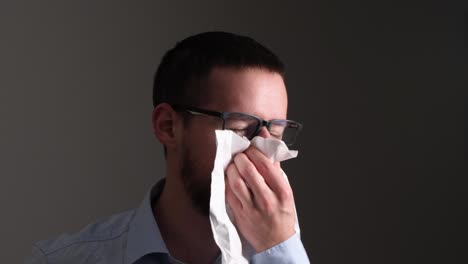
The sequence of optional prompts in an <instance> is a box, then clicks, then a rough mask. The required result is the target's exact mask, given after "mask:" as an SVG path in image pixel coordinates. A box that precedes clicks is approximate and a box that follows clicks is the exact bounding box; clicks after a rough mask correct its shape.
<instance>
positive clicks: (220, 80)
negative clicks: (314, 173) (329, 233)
mask: <svg viewBox="0 0 468 264" xmlns="http://www.w3.org/2000/svg"><path fill="white" fill-rule="evenodd" d="M153 92H154V93H153V104H154V111H153V116H152V122H153V129H154V133H155V135H156V137H157V139H158V140H159V141H160V142H161V144H163V145H164V152H165V157H166V164H167V175H166V177H165V178H163V179H162V180H161V181H159V182H158V183H157V184H156V185H155V186H154V187H153V188H152V189H151V190H150V192H149V193H148V195H147V196H146V198H145V199H144V201H143V203H142V205H141V206H140V207H139V208H138V209H136V210H132V211H129V212H124V213H121V214H118V215H114V216H111V217H110V218H108V219H104V220H101V221H99V222H97V223H94V224H92V225H89V226H87V227H86V228H84V229H83V230H81V231H80V232H78V233H76V234H73V235H62V236H61V237H59V238H56V239H52V240H47V241H41V242H38V243H36V245H35V246H34V248H33V256H34V257H33V261H32V263H138V264H143V263H220V259H221V258H220V250H219V248H218V246H217V245H216V243H215V241H214V239H213V234H212V230H211V226H210V221H209V199H210V182H211V171H212V169H213V161H214V158H215V152H216V138H215V132H214V131H215V130H217V129H229V130H232V131H234V132H236V133H238V134H240V135H242V136H246V137H247V138H249V139H252V138H253V137H254V136H262V137H276V138H278V139H282V140H284V141H285V143H287V144H289V145H291V144H292V143H293V142H294V139H295V137H296V135H297V133H298V132H299V130H300V127H301V126H300V124H299V123H297V122H294V121H289V120H286V114H287V93H286V88H285V84H284V67H283V64H282V62H281V61H280V60H279V59H278V58H277V56H276V55H274V54H273V53H272V52H271V51H269V50H268V49H267V48H265V47H264V46H262V45H260V44H259V43H257V42H256V41H254V40H253V39H251V38H248V37H243V36H238V35H235V34H231V33H225V32H207V33H202V34H198V35H195V36H192V37H189V38H187V39H185V40H183V41H181V42H179V43H178V44H177V45H176V46H175V47H174V48H173V49H172V50H170V51H168V52H167V53H166V54H165V56H164V58H163V59H162V62H161V64H160V66H159V68H158V71H157V72H156V76H155V81H154V91H153ZM263 120H267V121H269V122H266V121H263ZM226 199H227V202H228V204H229V206H230V207H231V209H232V212H233V215H234V217H235V222H236V227H237V230H238V231H239V233H240V234H241V235H242V236H243V237H244V238H245V239H246V240H247V241H248V242H249V243H250V244H251V246H252V248H253V249H254V250H255V252H256V254H254V255H253V257H252V258H251V260H250V261H251V262H252V263H308V262H309V260H308V258H307V254H306V252H305V250H304V247H303V245H302V242H301V240H300V237H299V234H296V233H295V231H294V223H295V211H294V199H293V195H292V190H291V187H290V185H289V183H288V182H287V180H286V179H284V177H283V176H282V173H281V168H280V164H279V163H273V162H271V161H270V160H269V159H267V158H266V157H265V156H264V155H263V154H262V153H261V152H260V151H259V150H258V149H256V148H255V147H250V148H248V149H247V150H246V151H245V152H244V153H240V154H238V155H236V156H235V157H234V158H233V162H232V163H231V164H230V165H229V166H228V167H227V169H226Z"/></svg>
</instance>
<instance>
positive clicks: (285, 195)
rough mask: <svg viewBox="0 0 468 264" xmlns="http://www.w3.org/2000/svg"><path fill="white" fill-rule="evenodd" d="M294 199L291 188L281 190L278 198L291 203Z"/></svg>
mask: <svg viewBox="0 0 468 264" xmlns="http://www.w3.org/2000/svg"><path fill="white" fill-rule="evenodd" d="M292 197H293V193H292V190H291V188H281V189H280V190H279V192H278V198H279V199H280V200H281V201H290V200H291V199H292Z"/></svg>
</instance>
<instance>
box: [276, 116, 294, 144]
mask: <svg viewBox="0 0 468 264" xmlns="http://www.w3.org/2000/svg"><path fill="white" fill-rule="evenodd" d="M299 130H300V125H299V124H298V123H296V122H293V121H288V120H273V121H272V122H271V125H270V134H271V135H272V136H273V137H275V138H278V139H281V140H283V141H284V143H286V145H288V146H292V145H293V144H294V142H295V141H296V137H297V134H298V133H299Z"/></svg>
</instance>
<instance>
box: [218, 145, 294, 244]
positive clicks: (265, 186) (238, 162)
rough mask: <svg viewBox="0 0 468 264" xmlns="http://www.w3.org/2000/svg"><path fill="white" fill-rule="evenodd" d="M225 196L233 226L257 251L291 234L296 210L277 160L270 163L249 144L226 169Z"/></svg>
mask: <svg viewBox="0 0 468 264" xmlns="http://www.w3.org/2000/svg"><path fill="white" fill-rule="evenodd" d="M226 199H227V202H228V204H229V206H230V207H231V209H232V213H233V215H234V218H235V222H236V227H237V229H238V230H239V232H240V233H241V234H242V236H243V237H244V238H245V239H247V241H248V242H249V243H250V244H251V245H252V246H253V248H254V249H255V251H256V252H261V251H264V250H266V249H268V248H270V247H273V246H275V245H277V244H279V243H281V242H283V241H285V240H287V239H288V238H289V237H291V236H292V235H294V233H295V230H294V223H295V211H294V198H293V193H292V189H291V186H290V185H289V183H288V181H287V180H286V179H285V178H284V177H283V175H282V172H281V167H280V163H279V162H275V163H273V162H272V161H270V160H269V159H268V158H267V157H266V156H265V155H263V153H261V152H260V150H258V149H257V148H255V147H253V146H250V147H249V148H248V149H247V150H246V151H245V152H244V153H239V154H237V155H236V156H235V157H234V159H233V162H232V163H231V164H230V165H229V166H228V167H227V168H226Z"/></svg>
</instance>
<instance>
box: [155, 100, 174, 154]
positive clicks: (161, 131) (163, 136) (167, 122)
mask: <svg viewBox="0 0 468 264" xmlns="http://www.w3.org/2000/svg"><path fill="white" fill-rule="evenodd" d="M152 121H153V131H154V135H155V136H156V137H157V138H158V140H159V142H160V143H161V144H163V145H164V146H165V147H166V148H174V147H175V146H176V134H175V126H176V121H177V113H176V111H175V110H174V109H172V107H171V106H170V105H169V104H167V103H162V104H159V105H157V106H156V107H155V108H154V110H153V117H152Z"/></svg>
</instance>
